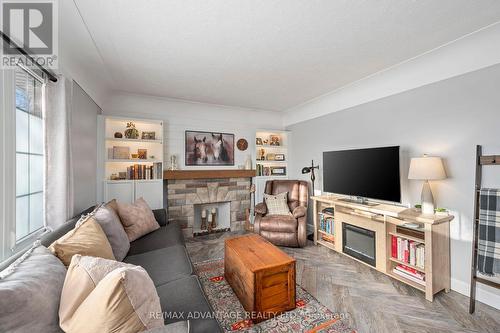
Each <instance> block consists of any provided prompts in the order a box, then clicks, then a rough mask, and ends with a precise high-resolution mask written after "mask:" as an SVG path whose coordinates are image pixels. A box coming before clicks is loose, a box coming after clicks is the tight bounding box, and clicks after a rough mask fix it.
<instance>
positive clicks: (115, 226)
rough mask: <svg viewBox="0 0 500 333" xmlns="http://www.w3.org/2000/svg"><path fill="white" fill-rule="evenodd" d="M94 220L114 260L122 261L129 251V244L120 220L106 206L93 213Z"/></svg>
mask: <svg viewBox="0 0 500 333" xmlns="http://www.w3.org/2000/svg"><path fill="white" fill-rule="evenodd" d="M94 218H95V220H96V221H97V223H99V225H100V226H101V228H102V231H104V233H105V234H106V237H107V238H108V241H109V245H111V249H112V250H113V255H114V256H115V259H116V260H118V261H122V260H123V258H125V256H126V255H127V253H128V250H129V249H130V242H129V241H128V236H127V234H126V233H125V229H123V226H122V223H121V222H120V218H119V217H118V215H116V213H115V211H114V210H113V209H111V208H108V207H106V206H100V207H99V208H98V209H97V210H96V211H95V212H94Z"/></svg>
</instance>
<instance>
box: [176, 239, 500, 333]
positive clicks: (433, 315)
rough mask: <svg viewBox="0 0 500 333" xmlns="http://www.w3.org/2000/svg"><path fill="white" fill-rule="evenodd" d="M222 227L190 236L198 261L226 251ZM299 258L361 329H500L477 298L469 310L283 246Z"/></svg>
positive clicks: (323, 292) (446, 332) (304, 280)
mask: <svg viewBox="0 0 500 333" xmlns="http://www.w3.org/2000/svg"><path fill="white" fill-rule="evenodd" d="M237 234H240V233H229V232H228V233H221V234H214V235H209V236H202V237H196V238H193V239H188V240H187V241H186V242H187V244H186V246H187V249H188V252H189V254H190V256H191V258H192V260H193V262H201V261H205V260H210V259H217V258H223V257H224V239H225V238H227V237H233V236H235V235H237ZM282 249H283V250H284V251H285V252H286V253H288V254H289V255H291V256H292V257H294V258H295V259H296V260H297V267H296V269H297V283H298V284H299V285H301V286H302V287H303V288H304V289H306V290H307V291H308V292H309V293H310V294H311V295H313V296H314V297H316V298H317V299H318V300H319V301H320V302H321V303H323V304H324V305H325V306H327V307H328V308H329V309H330V310H331V311H333V312H334V313H338V314H340V315H341V316H343V317H344V320H346V321H347V322H348V323H349V325H350V326H351V327H353V328H355V329H356V330H357V331H358V332H360V333H362V332H391V333H396V332H405V333H417V332H419V333H420V332H424V333H427V332H428V333H436V332H443V333H452V332H467V333H472V332H495V333H499V332H500V310H496V309H494V308H492V307H490V306H487V305H485V304H482V303H479V302H478V303H477V305H476V312H475V314H474V315H469V313H468V304H469V303H468V298H467V297H465V296H463V295H461V294H459V293H457V292H454V291H451V292H450V293H448V294H445V293H443V292H441V293H439V294H438V295H436V297H435V299H434V302H432V303H431V302H428V301H426V300H425V297H424V293H422V292H420V291H418V290H416V289H414V288H411V287H409V286H406V285H405V284H403V283H400V282H398V281H396V280H394V279H392V278H390V277H388V276H386V275H384V274H382V273H379V272H377V271H376V270H374V269H371V268H369V267H367V266H366V265H363V264H361V263H358V262H356V261H355V260H352V259H350V258H348V257H346V256H344V255H340V254H338V253H336V252H334V251H332V250H329V249H326V248H324V247H322V246H314V245H313V243H312V242H309V244H308V246H307V247H305V248H303V249H293V248H282Z"/></svg>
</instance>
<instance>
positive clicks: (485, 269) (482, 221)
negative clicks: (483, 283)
mask: <svg viewBox="0 0 500 333" xmlns="http://www.w3.org/2000/svg"><path fill="white" fill-rule="evenodd" d="M479 202H480V204H479V243H478V256H477V260H478V270H479V272H480V273H482V274H485V275H488V276H498V275H500V189H488V188H485V189H481V192H480V201H479Z"/></svg>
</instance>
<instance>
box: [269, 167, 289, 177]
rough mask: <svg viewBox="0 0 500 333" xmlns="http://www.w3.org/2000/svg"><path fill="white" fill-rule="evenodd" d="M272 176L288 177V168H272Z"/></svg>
mask: <svg viewBox="0 0 500 333" xmlns="http://www.w3.org/2000/svg"><path fill="white" fill-rule="evenodd" d="M271 176H286V167H271Z"/></svg>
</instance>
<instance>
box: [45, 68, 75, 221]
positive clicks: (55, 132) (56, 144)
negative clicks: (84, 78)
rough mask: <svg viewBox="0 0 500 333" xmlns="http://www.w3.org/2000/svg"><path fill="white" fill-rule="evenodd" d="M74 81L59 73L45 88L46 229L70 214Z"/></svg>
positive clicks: (64, 219) (65, 218) (71, 212)
mask: <svg viewBox="0 0 500 333" xmlns="http://www.w3.org/2000/svg"><path fill="white" fill-rule="evenodd" d="M72 85H73V81H72V80H69V79H67V78H64V77H63V76H59V77H58V80H57V82H51V81H49V82H48V83H47V85H46V87H45V107H46V109H45V112H44V116H45V154H46V167H45V221H46V224H47V226H48V227H49V228H51V229H54V228H55V227H57V226H59V225H61V224H63V223H64V222H66V220H67V219H68V218H70V217H72V216H73V213H74V212H73V201H74V199H73V172H72V170H73V168H72V158H71V131H70V128H71V105H72V103H71V102H72V91H73V89H72Z"/></svg>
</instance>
